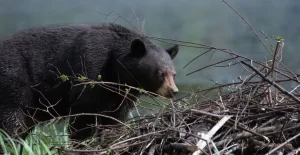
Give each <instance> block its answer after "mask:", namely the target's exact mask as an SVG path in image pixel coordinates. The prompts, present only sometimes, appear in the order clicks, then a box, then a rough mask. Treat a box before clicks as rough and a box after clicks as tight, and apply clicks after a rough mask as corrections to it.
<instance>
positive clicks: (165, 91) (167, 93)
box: [157, 76, 179, 98]
mask: <svg viewBox="0 0 300 155" xmlns="http://www.w3.org/2000/svg"><path fill="white" fill-rule="evenodd" d="M177 93H179V90H178V88H177V87H176V84H175V82H174V79H173V76H166V77H165V79H164V83H163V84H162V86H161V87H160V88H159V89H158V90H157V94H159V95H161V96H163V97H166V98H172V97H174V96H175V95H176V94H177Z"/></svg>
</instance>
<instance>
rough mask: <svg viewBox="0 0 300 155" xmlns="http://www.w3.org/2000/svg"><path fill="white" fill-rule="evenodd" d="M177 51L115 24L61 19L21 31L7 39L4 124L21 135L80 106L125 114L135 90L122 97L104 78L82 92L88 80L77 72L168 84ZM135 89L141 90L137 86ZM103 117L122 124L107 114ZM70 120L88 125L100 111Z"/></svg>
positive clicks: (0, 58)
mask: <svg viewBox="0 0 300 155" xmlns="http://www.w3.org/2000/svg"><path fill="white" fill-rule="evenodd" d="M177 52H178V46H174V47H173V48H169V50H165V49H162V48H160V47H158V46H156V45H154V44H153V43H152V42H151V41H150V40H148V39H147V38H146V37H144V36H143V35H141V34H139V33H136V32H134V31H132V30H129V29H127V28H125V27H123V26H120V25H116V24H108V25H55V26H46V27H39V28H31V29H28V30H24V31H21V32H19V33H17V34H14V35H12V36H10V37H8V38H6V39H5V40H3V41H2V42H1V43H0V128H2V129H4V130H5V131H7V132H9V133H10V134H11V135H15V134H18V133H20V132H25V131H26V130H27V127H31V126H34V125H35V124H36V123H37V121H46V120H49V119H51V118H53V116H55V117H56V116H66V115H68V114H78V113H101V114H105V115H110V116H112V117H115V118H117V119H121V120H122V119H124V118H126V115H127V113H128V110H129V109H130V108H132V106H133V103H132V101H136V99H137V98H136V97H133V96H131V97H130V99H126V100H124V101H123V99H124V97H123V96H122V95H120V94H117V93H116V92H111V91H110V90H108V89H111V88H109V87H108V86H105V88H104V87H103V86H97V85H96V86H95V87H94V88H91V87H90V86H89V85H87V87H86V89H85V91H84V92H83V93H82V92H81V91H82V89H83V86H82V85H81V86H76V87H75V86H74V84H76V78H74V77H75V76H76V77H79V76H80V75H83V76H86V77H88V78H89V79H93V80H96V79H97V77H98V75H101V77H102V79H101V80H102V81H107V82H117V83H122V84H124V83H126V84H127V85H131V86H135V87H142V88H143V89H145V90H148V91H151V92H156V91H157V89H158V88H160V86H161V85H162V84H163V80H162V79H161V78H160V74H159V72H161V71H167V70H174V66H173V62H172V59H173V58H174V57H175V56H176V54H177ZM61 74H64V75H68V76H70V77H69V80H68V81H66V82H63V81H62V79H61V78H60V76H61ZM74 74H75V75H74ZM72 77H73V78H74V79H73V78H72ZM109 86H110V87H114V88H117V86H112V85H109ZM121 89H122V90H124V88H123V87H121ZM117 92H118V91H117ZM130 93H131V94H133V95H135V96H137V97H138V96H139V93H138V92H137V91H130ZM122 94H123V95H124V93H122ZM121 103H122V105H121V106H120V104H121ZM50 105H51V106H52V107H51V108H47V107H50ZM119 106H120V107H119ZM118 107H119V108H118ZM36 109H38V110H36ZM116 109H117V110H116ZM114 110H116V111H114ZM104 111H114V112H106V113H103V112H104ZM29 116H33V117H29ZM97 121H98V122H97V123H98V124H114V123H115V121H113V120H111V119H104V118H101V117H98V118H97ZM70 123H71V124H70V125H71V126H72V127H74V128H76V129H77V130H78V129H83V128H85V127H87V126H88V125H89V124H94V123H95V116H81V117H76V118H74V119H71V120H70ZM74 128H73V129H74ZM71 130H72V128H71ZM72 131H75V130H72ZM26 134H27V133H26V132H25V134H23V137H25V136H26ZM91 134H92V130H91V129H90V128H87V129H85V130H82V131H78V132H76V134H73V135H72V136H71V138H72V139H77V140H81V139H83V138H87V137H88V136H91Z"/></svg>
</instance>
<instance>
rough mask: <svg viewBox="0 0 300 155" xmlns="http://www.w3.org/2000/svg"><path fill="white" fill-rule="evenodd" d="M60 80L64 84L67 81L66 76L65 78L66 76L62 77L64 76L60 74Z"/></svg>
mask: <svg viewBox="0 0 300 155" xmlns="http://www.w3.org/2000/svg"><path fill="white" fill-rule="evenodd" d="M60 78H61V80H62V81H63V82H66V81H67V80H69V78H68V76H67V75H64V74H62V75H61V76H60Z"/></svg>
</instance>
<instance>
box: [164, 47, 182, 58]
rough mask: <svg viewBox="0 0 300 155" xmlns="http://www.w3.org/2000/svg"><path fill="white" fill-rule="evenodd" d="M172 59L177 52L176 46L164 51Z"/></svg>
mask: <svg viewBox="0 0 300 155" xmlns="http://www.w3.org/2000/svg"><path fill="white" fill-rule="evenodd" d="M166 51H167V52H168V53H169V55H170V56H171V58H172V59H174V58H175V57H176V55H177V53H178V51H179V46H178V45H177V44H176V45H174V46H173V47H170V48H168V49H166Z"/></svg>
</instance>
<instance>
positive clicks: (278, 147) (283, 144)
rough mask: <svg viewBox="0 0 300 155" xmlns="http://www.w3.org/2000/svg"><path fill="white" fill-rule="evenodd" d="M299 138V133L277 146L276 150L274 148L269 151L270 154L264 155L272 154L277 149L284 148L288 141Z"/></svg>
mask: <svg viewBox="0 0 300 155" xmlns="http://www.w3.org/2000/svg"><path fill="white" fill-rule="evenodd" d="M299 136H300V133H298V134H297V135H295V136H294V137H292V138H290V139H288V140H287V141H285V142H284V143H282V144H280V145H278V146H277V147H276V148H274V149H273V150H271V151H270V152H268V153H267V154H266V155H269V154H272V153H274V152H275V151H277V150H278V149H280V148H281V147H283V146H285V145H286V144H287V143H289V142H290V141H292V140H294V139H296V138H297V137H299Z"/></svg>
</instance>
